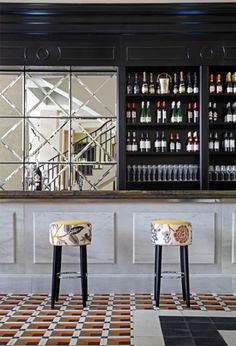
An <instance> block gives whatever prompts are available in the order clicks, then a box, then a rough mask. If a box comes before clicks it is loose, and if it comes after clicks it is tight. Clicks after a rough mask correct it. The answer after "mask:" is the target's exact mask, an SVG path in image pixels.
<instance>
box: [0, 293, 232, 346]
mask: <svg viewBox="0 0 236 346" xmlns="http://www.w3.org/2000/svg"><path fill="white" fill-rule="evenodd" d="M153 303H154V302H153V297H152V296H151V295H150V294H95V295H90V296H89V301H88V307H87V308H85V309H83V307H82V300H81V296H79V295H61V296H60V300H59V302H58V303H57V304H56V308H55V309H54V310H51V309H50V296H49V295H47V294H28V295H27V294H7V295H4V294H0V345H63V346H65V345H71V346H72V345H84V346H86V345H113V346H115V345H116V346H118V345H127V346H128V345H129V346H130V345H133V311H134V310H138V309H140V310H145V309H149V310H150V309H155V307H154V305H153ZM160 308H161V309H172V310H173V309H177V310H186V309H187V308H186V307H185V304H184V302H183V301H182V298H181V295H180V294H175V293H171V294H163V295H162V296H161V304H160ZM190 310H202V311H206V310H221V311H232V310H236V295H234V294H219V295H217V294H192V296H191V309H190Z"/></svg>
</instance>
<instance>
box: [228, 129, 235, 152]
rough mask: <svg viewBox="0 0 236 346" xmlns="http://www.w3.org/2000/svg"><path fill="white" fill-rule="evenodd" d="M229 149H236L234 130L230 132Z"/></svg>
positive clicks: (232, 150)
mask: <svg viewBox="0 0 236 346" xmlns="http://www.w3.org/2000/svg"><path fill="white" fill-rule="evenodd" d="M229 151H230V152H231V153H232V152H234V151H235V138H234V135H233V132H230V134H229Z"/></svg>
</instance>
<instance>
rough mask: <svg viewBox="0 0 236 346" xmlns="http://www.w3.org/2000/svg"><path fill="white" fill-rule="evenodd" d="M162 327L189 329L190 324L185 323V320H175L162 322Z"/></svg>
mask: <svg viewBox="0 0 236 346" xmlns="http://www.w3.org/2000/svg"><path fill="white" fill-rule="evenodd" d="M161 328H169V329H172V328H174V329H176V328H179V329H188V324H187V323H185V322H178V323H175V322H173V323H172V322H171V323H169V322H161Z"/></svg>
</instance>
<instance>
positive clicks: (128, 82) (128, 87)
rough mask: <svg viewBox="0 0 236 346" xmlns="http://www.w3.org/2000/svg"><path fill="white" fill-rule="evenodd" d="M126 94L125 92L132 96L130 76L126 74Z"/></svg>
mask: <svg viewBox="0 0 236 346" xmlns="http://www.w3.org/2000/svg"><path fill="white" fill-rule="evenodd" d="M126 92H127V94H132V93H133V87H132V84H131V74H130V73H128V77H127V86H126Z"/></svg>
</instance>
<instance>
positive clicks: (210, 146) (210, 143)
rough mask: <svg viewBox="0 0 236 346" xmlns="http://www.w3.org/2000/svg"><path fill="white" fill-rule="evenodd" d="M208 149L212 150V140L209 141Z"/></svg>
mask: <svg viewBox="0 0 236 346" xmlns="http://www.w3.org/2000/svg"><path fill="white" fill-rule="evenodd" d="M209 150H210V151H213V142H209Z"/></svg>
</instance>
